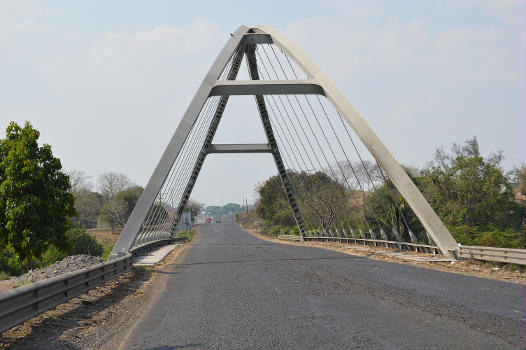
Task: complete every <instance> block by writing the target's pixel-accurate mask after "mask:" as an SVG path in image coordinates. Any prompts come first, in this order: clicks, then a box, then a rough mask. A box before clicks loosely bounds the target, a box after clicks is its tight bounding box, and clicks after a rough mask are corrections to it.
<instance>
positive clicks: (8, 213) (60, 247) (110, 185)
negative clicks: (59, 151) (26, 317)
mask: <svg viewBox="0 0 526 350" xmlns="http://www.w3.org/2000/svg"><path fill="white" fill-rule="evenodd" d="M39 137H40V133H39V131H38V130H36V129H35V128H34V127H33V126H32V125H31V124H30V123H29V122H26V123H25V125H24V126H20V125H18V124H17V123H15V122H11V123H10V124H9V125H8V127H7V128H6V135H5V137H4V138H3V139H0V275H2V276H4V277H5V276H6V275H18V274H21V273H24V272H26V271H28V270H30V269H32V268H34V267H42V266H46V265H49V264H51V263H54V262H55V261H57V260H60V259H62V258H64V257H65V256H67V255H73V254H91V255H97V256H101V255H102V254H103V253H109V250H111V247H104V246H102V245H101V244H100V243H98V242H97V241H96V240H95V239H94V238H93V237H92V236H89V235H88V234H86V231H85V229H86V228H94V227H97V224H98V223H99V222H100V221H103V222H106V223H108V224H109V225H111V228H112V232H117V231H118V230H117V229H118V228H122V227H123V226H124V224H125V223H126V221H127V220H128V217H129V216H130V214H131V212H132V210H133V208H134V207H135V205H136V203H137V201H138V199H139V197H140V196H141V194H142V191H143V188H142V187H141V186H138V185H136V184H134V183H133V182H132V181H131V180H130V179H129V178H128V177H127V176H126V175H124V174H120V173H113V172H110V173H105V174H102V175H100V176H99V178H98V182H97V185H96V188H95V186H94V185H93V184H92V183H91V182H90V181H89V180H90V177H89V176H88V175H86V174H85V173H84V172H82V171H70V172H66V171H64V170H63V169H62V164H61V162H60V160H59V159H58V158H57V157H55V156H54V155H53V153H52V150H51V146H50V145H47V144H44V145H42V146H40V145H39V143H38V139H39ZM161 209H162V210H165V211H166V210H168V209H170V208H168V206H167V207H164V206H163V207H162V208H161ZM171 209H173V208H171ZM186 209H187V210H189V211H191V212H192V217H195V216H196V215H197V214H198V213H199V211H200V210H201V209H202V205H201V204H199V203H196V202H194V201H189V202H188V204H187V206H186ZM156 213H158V211H156Z"/></svg>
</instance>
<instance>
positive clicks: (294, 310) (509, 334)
mask: <svg viewBox="0 0 526 350" xmlns="http://www.w3.org/2000/svg"><path fill="white" fill-rule="evenodd" d="M200 227H201V229H200V232H201V233H200V238H199V239H198V240H197V241H196V242H195V243H194V244H193V245H192V246H191V247H190V248H189V250H188V251H187V253H186V255H185V256H184V258H183V259H182V261H180V262H179V264H178V265H174V266H171V267H170V268H168V269H167V270H165V271H164V272H165V274H164V275H163V276H164V277H163V278H164V280H163V282H162V283H159V284H158V285H157V286H155V285H152V286H151V288H159V291H158V293H157V294H156V295H157V297H156V298H155V299H154V300H153V301H152V303H151V305H150V307H149V308H148V311H147V312H146V313H145V314H143V315H142V317H141V318H140V319H139V320H138V321H137V322H136V323H135V324H134V325H130V328H129V329H127V330H122V332H123V334H126V335H125V336H124V342H123V343H122V348H125V349H187V348H188V349H492V350H493V349H524V347H525V345H526V334H525V333H526V287H525V286H524V285H518V284H513V283H506V282H500V281H494V280H489V279H482V278H476V277H470V276H464V275H459V274H452V273H447V272H441V271H435V270H429V269H423V268H418V267H414V266H410V265H404V264H396V263H389V262H383V261H377V260H369V259H366V258H362V257H354V256H350V255H345V254H342V253H338V252H334V251H329V250H324V249H320V248H313V247H298V246H291V245H284V244H278V243H271V242H267V241H263V240H260V239H258V238H255V237H253V236H251V235H250V234H248V233H246V232H245V231H242V230H240V229H239V228H237V227H236V226H234V225H233V224H211V225H201V226H200Z"/></svg>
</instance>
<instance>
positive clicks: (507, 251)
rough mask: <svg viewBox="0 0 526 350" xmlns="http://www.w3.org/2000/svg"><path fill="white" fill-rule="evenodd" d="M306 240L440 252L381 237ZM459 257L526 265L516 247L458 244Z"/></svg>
mask: <svg viewBox="0 0 526 350" xmlns="http://www.w3.org/2000/svg"><path fill="white" fill-rule="evenodd" d="M304 240H305V241H317V242H339V243H354V244H363V245H369V246H376V247H389V248H398V249H401V250H413V251H417V252H423V253H433V254H440V250H439V249H438V247H436V246H433V245H427V244H417V243H409V242H396V241H385V240H379V239H364V238H347V237H304ZM458 257H459V258H461V259H475V260H483V261H495V262H501V263H510V264H519V265H526V250H525V249H514V248H497V247H482V246H467V245H459V246H458Z"/></svg>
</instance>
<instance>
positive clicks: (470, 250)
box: [458, 245, 526, 265]
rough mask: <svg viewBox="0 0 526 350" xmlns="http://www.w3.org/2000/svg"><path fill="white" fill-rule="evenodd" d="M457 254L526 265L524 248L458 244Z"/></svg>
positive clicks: (467, 257)
mask: <svg viewBox="0 0 526 350" xmlns="http://www.w3.org/2000/svg"><path fill="white" fill-rule="evenodd" d="M458 256H459V257H460V258H466V259H476V260H486V261H497V262H503V263H512V264H519V265H526V250H525V249H513V248H495V247H479V246H468V245H459V246H458Z"/></svg>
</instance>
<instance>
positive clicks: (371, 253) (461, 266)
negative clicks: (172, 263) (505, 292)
mask: <svg viewBox="0 0 526 350" xmlns="http://www.w3.org/2000/svg"><path fill="white" fill-rule="evenodd" d="M238 227H239V228H241V229H242V230H244V231H246V232H248V233H250V234H251V235H253V236H255V237H257V238H259V239H263V240H265V241H268V242H275V243H280V244H288V245H296V246H308V247H317V248H323V249H327V250H332V251H337V252H340V253H345V254H349V255H353V256H362V257H366V258H368V259H373V260H382V261H389V262H394V263H399V264H409V265H414V266H418V267H423V268H426V269H433V270H439V271H445V272H451V273H458V274H462V275H467V276H475V277H482V278H489V279H493V280H498V281H505V282H513V283H519V284H524V285H526V274H525V273H524V270H523V271H520V270H512V269H509V268H507V267H502V268H501V267H496V266H493V265H492V264H490V263H486V262H482V261H477V260H473V259H468V260H459V261H456V262H454V263H451V262H441V261H427V262H423V261H414V260H410V259H404V258H400V257H395V256H388V255H385V254H382V253H385V252H394V251H396V250H395V249H393V248H385V247H370V246H364V245H360V244H344V243H336V242H297V241H291V240H286V239H278V238H274V237H269V236H267V235H263V234H261V233H259V232H257V231H256V230H255V229H253V228H247V227H242V226H239V225H238ZM403 254H404V255H407V256H419V257H424V258H425V257H428V258H430V259H431V258H433V257H436V255H432V254H426V253H419V252H408V251H404V252H403Z"/></svg>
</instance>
